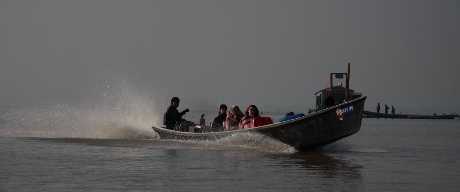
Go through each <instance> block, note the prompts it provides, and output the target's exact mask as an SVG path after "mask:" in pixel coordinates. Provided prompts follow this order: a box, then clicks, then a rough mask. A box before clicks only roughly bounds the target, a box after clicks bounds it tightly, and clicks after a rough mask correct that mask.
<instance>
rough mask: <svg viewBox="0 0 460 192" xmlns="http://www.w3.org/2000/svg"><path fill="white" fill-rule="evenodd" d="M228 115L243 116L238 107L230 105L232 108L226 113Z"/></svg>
mask: <svg viewBox="0 0 460 192" xmlns="http://www.w3.org/2000/svg"><path fill="white" fill-rule="evenodd" d="M228 114H229V115H243V112H241V110H240V107H238V105H232V108H230V111H229V112H228Z"/></svg>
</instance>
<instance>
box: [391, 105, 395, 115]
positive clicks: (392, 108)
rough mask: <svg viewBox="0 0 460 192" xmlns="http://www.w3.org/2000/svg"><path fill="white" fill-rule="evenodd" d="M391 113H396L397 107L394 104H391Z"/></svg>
mask: <svg viewBox="0 0 460 192" xmlns="http://www.w3.org/2000/svg"><path fill="white" fill-rule="evenodd" d="M391 114H393V115H394V114H395V108H394V107H393V106H391Z"/></svg>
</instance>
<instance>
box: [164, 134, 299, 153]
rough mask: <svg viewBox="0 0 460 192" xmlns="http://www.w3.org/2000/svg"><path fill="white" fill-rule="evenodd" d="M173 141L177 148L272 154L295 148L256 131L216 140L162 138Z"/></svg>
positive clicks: (289, 151)
mask: <svg viewBox="0 0 460 192" xmlns="http://www.w3.org/2000/svg"><path fill="white" fill-rule="evenodd" d="M162 141H165V142H168V143H169V142H171V141H173V142H175V143H176V144H177V145H176V146H175V147H178V148H187V149H206V150H225V151H256V152H263V153H272V154H293V153H296V152H297V150H296V149H295V148H294V147H292V146H289V145H286V144H284V143H282V142H280V141H277V140H275V139H272V138H269V137H267V136H264V135H260V134H257V133H236V134H233V135H231V136H228V137H223V138H220V139H217V140H206V141H200V140H162Z"/></svg>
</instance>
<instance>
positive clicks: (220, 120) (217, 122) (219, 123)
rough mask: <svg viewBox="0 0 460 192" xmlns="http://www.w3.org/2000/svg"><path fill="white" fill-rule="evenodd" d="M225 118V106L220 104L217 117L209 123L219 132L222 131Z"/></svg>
mask: <svg viewBox="0 0 460 192" xmlns="http://www.w3.org/2000/svg"><path fill="white" fill-rule="evenodd" d="M225 118H227V105H225V104H221V105H220V106H219V115H217V117H216V118H214V120H213V121H212V123H211V127H212V128H217V129H216V131H218V130H220V129H222V130H220V131H223V127H224V123H225Z"/></svg>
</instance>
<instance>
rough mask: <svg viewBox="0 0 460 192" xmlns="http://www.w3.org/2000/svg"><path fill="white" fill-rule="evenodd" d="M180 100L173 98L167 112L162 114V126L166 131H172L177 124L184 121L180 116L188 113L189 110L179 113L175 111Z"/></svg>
mask: <svg viewBox="0 0 460 192" xmlns="http://www.w3.org/2000/svg"><path fill="white" fill-rule="evenodd" d="M179 103H180V100H179V98H178V97H173V98H172V99H171V105H170V106H169V107H168V110H167V111H166V113H165V114H164V117H163V125H165V126H166V129H174V127H175V126H176V125H177V124H180V123H181V122H182V121H184V119H182V116H183V115H185V113H187V112H189V109H188V108H187V109H185V110H184V111H182V112H180V113H179V111H178V110H177V107H179Z"/></svg>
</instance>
